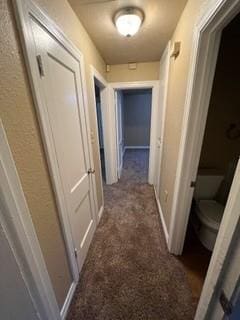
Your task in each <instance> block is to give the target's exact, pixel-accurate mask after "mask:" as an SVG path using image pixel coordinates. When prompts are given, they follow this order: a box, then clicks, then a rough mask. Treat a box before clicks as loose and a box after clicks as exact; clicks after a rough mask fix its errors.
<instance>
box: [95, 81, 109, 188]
mask: <svg viewBox="0 0 240 320" xmlns="http://www.w3.org/2000/svg"><path fill="white" fill-rule="evenodd" d="M94 88H95V102H96V115H97V129H98V147H99V154H100V163H101V172H102V180H103V183H106V165H105V153H104V151H105V150H104V135H103V114H102V101H101V94H100V93H101V88H100V86H99V85H98V84H97V81H94Z"/></svg>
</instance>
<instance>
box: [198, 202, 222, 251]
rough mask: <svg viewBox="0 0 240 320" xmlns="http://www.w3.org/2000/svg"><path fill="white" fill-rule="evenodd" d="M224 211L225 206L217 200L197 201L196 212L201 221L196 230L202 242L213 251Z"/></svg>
mask: <svg viewBox="0 0 240 320" xmlns="http://www.w3.org/2000/svg"><path fill="white" fill-rule="evenodd" d="M223 212H224V206H223V205H222V204H220V203H218V202H217V201H215V200H199V201H198V202H197V205H196V214H197V217H198V219H199V223H198V226H197V227H195V231H196V233H197V235H198V238H199V240H200V241H201V243H202V244H203V245H204V247H206V248H207V249H208V250H210V251H213V248H214V245H215V241H216V237H217V234H218V230H219V227H220V224H221V220H222V216H223Z"/></svg>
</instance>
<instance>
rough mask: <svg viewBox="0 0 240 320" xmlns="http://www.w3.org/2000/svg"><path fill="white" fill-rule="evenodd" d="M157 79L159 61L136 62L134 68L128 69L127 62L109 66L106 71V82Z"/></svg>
mask: <svg viewBox="0 0 240 320" xmlns="http://www.w3.org/2000/svg"><path fill="white" fill-rule="evenodd" d="M158 79H159V61H156V62H142V63H137V69H136V70H129V69H128V64H116V65H112V66H111V71H110V72H108V73H107V81H108V82H128V81H147V80H158Z"/></svg>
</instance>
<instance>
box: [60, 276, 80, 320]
mask: <svg viewBox="0 0 240 320" xmlns="http://www.w3.org/2000/svg"><path fill="white" fill-rule="evenodd" d="M76 287H77V283H76V282H73V283H72V284H71V286H70V288H69V290H68V294H67V296H66V299H65V301H64V304H63V306H62V309H61V312H60V316H61V319H62V320H64V319H65V318H66V316H67V313H68V309H69V306H70V304H71V301H72V298H73V295H74V292H75V290H76Z"/></svg>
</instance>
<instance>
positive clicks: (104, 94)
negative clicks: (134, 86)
mask: <svg viewBox="0 0 240 320" xmlns="http://www.w3.org/2000/svg"><path fill="white" fill-rule="evenodd" d="M90 69H91V89H92V92H93V101H94V106H95V107H94V120H95V128H96V137H97V143H98V163H99V165H100V168H101V158H100V152H99V146H100V143H99V142H100V139H99V134H98V121H97V110H96V97H95V82H96V83H97V85H98V86H99V88H100V101H101V114H102V127H103V145H104V161H105V170H106V184H111V173H110V170H109V169H110V166H109V159H110V150H109V143H108V126H107V123H108V83H107V81H106V80H105V79H104V78H103V76H102V75H101V74H100V73H99V72H98V71H97V70H96V69H95V68H94V67H93V66H92V65H91V66H90ZM100 177H101V191H102V201H103V204H102V206H104V195H103V177H102V170H100ZM102 212H103V210H100V213H101V214H102ZM100 218H101V216H100V217H99V218H98V219H100Z"/></svg>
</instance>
